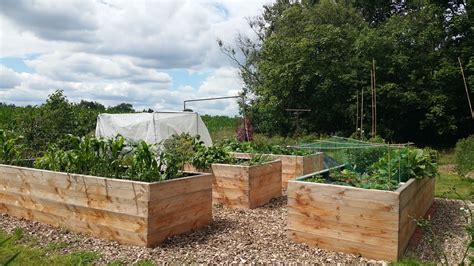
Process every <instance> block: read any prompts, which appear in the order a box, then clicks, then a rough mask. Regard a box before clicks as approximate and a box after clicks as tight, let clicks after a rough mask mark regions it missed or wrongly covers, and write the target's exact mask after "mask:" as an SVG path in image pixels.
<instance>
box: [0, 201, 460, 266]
mask: <svg viewBox="0 0 474 266" xmlns="http://www.w3.org/2000/svg"><path fill="white" fill-rule="evenodd" d="M286 203H287V199H286V197H282V198H280V199H276V200H272V201H271V202H270V203H269V204H267V205H265V206H263V207H260V208H256V209H253V210H234V209H228V208H225V207H222V206H214V208H213V216H214V221H213V223H212V224H210V225H209V226H207V227H205V228H202V229H200V230H197V231H194V232H191V233H188V234H184V235H178V236H175V237H172V238H170V239H168V240H167V241H165V242H164V243H162V245H160V246H159V247H156V248H153V249H151V248H144V247H135V246H128V245H121V244H119V243H117V242H115V241H109V240H103V239H98V238H95V237H91V236H88V235H85V234H80V233H74V232H71V231H69V230H67V229H63V228H55V227H52V226H49V225H45V224H41V223H38V222H33V221H28V220H25V219H20V218H15V217H11V216H8V215H1V217H0V218H1V219H0V228H1V229H3V230H4V231H6V232H8V233H12V232H14V231H15V229H16V228H22V229H23V231H24V234H27V235H29V236H31V237H33V238H34V239H37V240H38V241H37V243H38V244H37V245H38V246H43V247H45V246H47V245H48V244H49V243H51V242H57V243H64V244H65V245H61V246H62V247H63V248H61V249H59V252H60V253H63V254H66V253H70V252H73V251H77V250H92V251H96V252H98V253H99V254H100V255H101V257H100V259H99V260H98V261H97V263H98V264H105V263H109V262H112V261H117V260H120V261H122V262H124V263H127V264H130V263H136V262H138V261H140V260H152V261H154V262H156V263H160V264H161V263H235V264H249V263H250V264H260V263H281V262H285V263H292V264H294V263H318V264H328V263H329V264H336V263H338V264H339V263H341V264H371V265H374V264H384V265H386V264H387V263H386V262H384V261H376V260H370V259H366V258H363V257H360V256H357V255H352V254H344V253H340V252H332V251H327V250H323V249H319V248H314V247H309V246H307V245H305V244H297V243H293V242H292V241H290V240H288V239H287V237H286V230H285V227H286V217H287V211H286ZM460 204H461V203H460V202H459V201H452V200H444V199H436V200H435V203H434V210H435V211H434V212H433V215H432V217H431V219H432V221H433V224H434V227H435V228H434V229H435V232H445V235H446V237H447V236H449V238H446V241H445V242H444V244H445V245H444V247H445V249H446V250H447V251H448V252H449V253H450V254H456V253H461V251H462V250H463V247H464V246H465V240H466V239H467V235H466V234H465V233H464V230H463V228H462V226H463V224H464V219H463V218H462V216H461V214H460V213H459V208H460ZM443 236H444V235H443ZM427 242H428V240H427V239H426V237H425V236H423V237H422V239H421V242H420V243H418V244H416V245H415V246H411V247H409V249H408V250H407V252H406V254H407V255H409V256H415V257H417V258H420V259H421V260H423V261H436V259H437V258H436V256H435V255H434V254H435V252H433V250H431V249H430V247H429V244H428V243H427ZM453 256H454V257H455V256H456V255H453Z"/></svg>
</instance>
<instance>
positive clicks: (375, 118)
mask: <svg viewBox="0 0 474 266" xmlns="http://www.w3.org/2000/svg"><path fill="white" fill-rule="evenodd" d="M372 68H373V72H374V137H375V136H376V135H377V86H376V83H375V60H374V59H372Z"/></svg>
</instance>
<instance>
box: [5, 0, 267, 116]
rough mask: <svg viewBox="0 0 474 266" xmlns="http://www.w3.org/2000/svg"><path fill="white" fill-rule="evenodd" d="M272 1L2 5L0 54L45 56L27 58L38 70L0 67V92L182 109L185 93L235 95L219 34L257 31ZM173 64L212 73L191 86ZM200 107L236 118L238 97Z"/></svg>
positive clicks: (21, 98)
mask: <svg viewBox="0 0 474 266" xmlns="http://www.w3.org/2000/svg"><path fill="white" fill-rule="evenodd" d="M267 2H268V0H260V1H219V2H214V1H192V0H178V1H172V0H165V1H147V0H137V1H129V0H113V1H112V0H97V1H92V0H84V1H74V0H68V1H63V0H61V1H60V0H42V1H26V0H21V1H2V2H0V57H5V56H16V57H24V56H25V55H27V54H39V56H37V57H35V58H34V59H29V60H25V63H26V64H27V66H29V67H30V68H32V69H33V70H34V71H35V73H33V74H29V73H16V72H12V71H11V70H9V69H7V70H5V68H0V75H1V76H0V77H1V80H0V84H1V86H0V87H3V89H1V90H0V98H1V99H2V101H8V102H13V103H19V104H35V103H41V102H43V101H44V99H45V97H46V96H47V94H48V93H50V92H52V91H53V90H55V89H63V90H64V91H65V94H66V95H67V96H68V97H70V98H71V100H75V101H76V100H80V99H87V100H95V101H99V102H102V103H104V104H106V105H112V104H117V103H120V102H129V103H132V104H133V105H134V106H135V107H136V108H148V107H152V108H157V109H168V110H181V109H182V107H181V106H182V101H183V100H185V99H193V98H203V97H215V96H229V95H236V94H237V93H238V91H239V90H240V88H241V86H242V84H241V81H240V79H239V77H238V75H237V69H236V68H234V67H232V65H231V62H230V61H229V60H228V59H227V58H226V57H225V55H223V54H222V53H221V52H220V50H219V47H218V46H217V42H216V40H217V39H222V40H224V41H225V42H227V43H232V41H233V39H234V38H235V36H236V35H237V33H238V32H242V33H244V34H251V30H250V29H249V28H248V26H247V21H246V19H247V18H248V17H251V16H255V15H258V14H259V13H260V12H261V10H262V5H263V4H266V3H267ZM170 69H186V70H188V71H190V72H200V73H210V74H209V76H208V77H207V78H206V79H205V80H204V81H203V82H202V84H201V85H199V86H195V87H190V86H184V85H187V84H188V83H186V84H176V83H174V82H173V81H172V78H171V77H170V75H169V74H167V73H166V71H167V70H170ZM180 86H181V87H180ZM183 86H184V87H183ZM193 109H195V110H196V111H200V112H204V113H212V114H237V105H236V103H235V101H234V100H227V101H226V100H224V101H220V102H204V103H195V104H194V105H193Z"/></svg>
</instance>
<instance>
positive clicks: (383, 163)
mask: <svg viewBox="0 0 474 266" xmlns="http://www.w3.org/2000/svg"><path fill="white" fill-rule="evenodd" d="M369 173H370V174H371V175H372V176H374V178H376V179H381V180H384V179H385V180H392V179H393V180H397V181H399V182H406V181H408V179H410V178H423V177H436V176H437V175H438V165H437V155H436V152H435V151H433V150H429V149H415V148H406V147H405V148H394V149H390V152H387V153H386V154H385V155H384V157H382V158H380V160H379V161H378V162H376V163H375V164H373V165H372V166H371V167H370V172H369Z"/></svg>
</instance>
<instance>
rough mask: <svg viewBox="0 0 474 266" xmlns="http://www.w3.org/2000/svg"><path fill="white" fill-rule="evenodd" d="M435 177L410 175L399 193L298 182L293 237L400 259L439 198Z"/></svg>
mask: <svg viewBox="0 0 474 266" xmlns="http://www.w3.org/2000/svg"><path fill="white" fill-rule="evenodd" d="M434 187H435V179H434V178H427V177H425V178H423V179H420V180H417V179H410V180H409V181H408V182H406V183H405V184H403V185H402V186H401V187H400V188H398V189H397V190H396V191H382V190H373V189H362V188H354V187H348V186H338V185H332V184H319V183H311V182H302V181H298V180H292V181H290V182H289V184H288V227H287V229H288V237H289V238H290V239H292V240H294V241H296V242H301V243H306V244H308V245H312V246H318V247H320V248H323V249H328V250H334V251H341V252H346V253H354V254H360V255H362V256H364V257H367V258H372V259H382V260H389V261H396V260H397V259H399V258H401V257H402V255H403V253H404V251H405V249H406V247H407V245H408V242H409V241H410V238H411V237H412V235H413V233H414V232H415V229H416V223H415V222H414V221H413V219H414V218H420V217H423V216H424V215H425V214H426V212H427V211H428V209H429V208H430V207H431V205H432V203H433V199H434Z"/></svg>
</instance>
